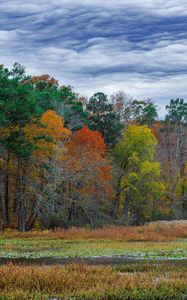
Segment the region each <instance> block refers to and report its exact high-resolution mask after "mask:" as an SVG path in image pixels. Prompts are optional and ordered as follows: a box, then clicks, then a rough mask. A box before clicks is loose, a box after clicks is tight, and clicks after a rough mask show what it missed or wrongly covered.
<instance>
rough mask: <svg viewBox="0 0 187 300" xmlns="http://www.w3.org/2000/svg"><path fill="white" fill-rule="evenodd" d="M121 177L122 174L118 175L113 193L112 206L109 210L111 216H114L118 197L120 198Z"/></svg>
mask: <svg viewBox="0 0 187 300" xmlns="http://www.w3.org/2000/svg"><path fill="white" fill-rule="evenodd" d="M121 178H122V176H120V177H119V178H118V183H117V189H116V194H115V198H114V201H113V202H112V207H111V211H110V215H111V217H113V218H114V217H116V211H117V208H118V204H119V198H120V194H121Z"/></svg>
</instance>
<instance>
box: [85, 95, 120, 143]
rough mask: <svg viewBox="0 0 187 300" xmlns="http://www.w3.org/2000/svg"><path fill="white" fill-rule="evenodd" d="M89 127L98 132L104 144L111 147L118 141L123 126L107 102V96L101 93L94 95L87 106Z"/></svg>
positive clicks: (118, 115) (116, 113) (117, 114)
mask: <svg viewBox="0 0 187 300" xmlns="http://www.w3.org/2000/svg"><path fill="white" fill-rule="evenodd" d="M86 107H87V110H88V112H89V127H90V129H92V130H98V131H99V132H101V134H102V135H103V137H104V139H105V142H106V144H107V145H108V146H109V147H113V146H114V145H115V143H116V141H117V140H118V139H119V136H120V132H121V130H122V128H123V125H122V124H121V122H120V114H119V113H118V112H115V110H114V107H113V105H112V104H111V103H109V102H108V99H107V96H106V95H105V94H103V93H101V92H99V93H96V94H94V95H93V96H92V97H91V98H90V100H89V102H88V104H87V106H86Z"/></svg>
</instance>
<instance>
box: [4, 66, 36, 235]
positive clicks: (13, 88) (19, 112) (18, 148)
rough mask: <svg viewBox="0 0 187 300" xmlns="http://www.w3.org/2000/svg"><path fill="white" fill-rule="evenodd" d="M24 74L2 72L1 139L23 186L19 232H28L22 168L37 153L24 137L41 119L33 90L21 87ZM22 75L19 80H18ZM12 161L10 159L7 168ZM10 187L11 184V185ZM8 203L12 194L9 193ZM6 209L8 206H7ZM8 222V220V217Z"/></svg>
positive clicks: (19, 183) (19, 182)
mask: <svg viewBox="0 0 187 300" xmlns="http://www.w3.org/2000/svg"><path fill="white" fill-rule="evenodd" d="M22 73H23V70H20V72H19V68H17V70H15V68H14V69H13V70H12V71H9V70H8V69H4V68H1V70H0V111H1V116H0V117H1V118H0V126H1V127H4V134H2V135H1V141H0V142H1V145H2V146H3V147H4V149H6V151H7V153H8V154H7V155H9V153H10V152H11V153H13V154H14V155H15V156H16V157H17V165H18V175H17V176H18V185H19V228H20V230H21V231H24V230H25V199H24V192H23V174H22V164H23V161H24V160H25V159H28V157H30V155H31V153H32V151H33V150H34V145H32V144H31V143H30V142H29V141H28V140H27V139H26V138H25V135H24V127H25V126H26V124H28V123H29V122H31V121H32V118H33V117H34V116H35V115H37V103H36V100H35V97H34V95H33V90H32V88H31V87H30V86H29V85H27V84H25V85H21V84H20V78H21V79H22V76H21V74H22ZM16 74H18V76H16ZM8 163H9V158H8V156H7V165H8ZM7 180H8V177H7ZM7 184H8V182H7ZM6 195H7V196H6V201H8V198H7V197H8V193H6ZM6 206H8V204H7V203H6ZM7 219H8V216H7Z"/></svg>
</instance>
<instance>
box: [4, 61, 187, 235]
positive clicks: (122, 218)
mask: <svg viewBox="0 0 187 300" xmlns="http://www.w3.org/2000/svg"><path fill="white" fill-rule="evenodd" d="M158 113H159V110H158V107H157V105H156V104H155V103H154V102H153V101H152V100H151V99H147V100H137V99H134V98H133V97H130V96H129V95H127V94H126V93H125V92H123V91H117V92H116V93H114V94H113V95H111V96H107V95H105V94H104V93H103V92H97V93H95V94H94V95H93V96H91V97H90V98H89V99H87V98H86V97H83V96H81V95H79V94H78V93H76V92H75V91H74V89H73V88H72V87H71V86H67V85H60V84H59V82H58V80H56V79H54V78H53V77H51V76H50V75H48V74H43V75H38V76H29V75H27V73H26V71H25V68H24V67H23V66H21V65H20V64H19V63H15V64H14V65H13V67H12V68H11V69H8V68H6V67H5V66H4V65H0V223H1V224H0V225H1V228H2V229H3V228H12V229H18V230H19V231H22V232H24V231H29V230H31V229H55V228H69V227H88V228H95V227H102V226H104V225H109V224H113V225H116V226H119V225H143V224H145V223H147V222H151V221H156V220H175V219H186V218H187V102H186V101H185V100H184V99H180V98H174V99H171V100H169V99H168V105H167V106H166V114H165V116H164V117H163V118H160V117H159V116H158Z"/></svg>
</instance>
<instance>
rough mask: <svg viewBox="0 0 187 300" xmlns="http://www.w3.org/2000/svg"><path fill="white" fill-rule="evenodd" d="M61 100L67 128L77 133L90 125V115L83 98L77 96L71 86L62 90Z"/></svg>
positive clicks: (63, 87)
mask: <svg viewBox="0 0 187 300" xmlns="http://www.w3.org/2000/svg"><path fill="white" fill-rule="evenodd" d="M60 99H61V104H62V111H63V112H62V114H63V116H64V120H65V126H66V127H67V128H68V129H70V130H71V131H72V132H75V131H77V130H79V129H81V128H82V127H84V125H87V124H88V113H87V111H86V110H85V108H84V104H83V101H82V98H80V97H79V95H78V94H76V93H75V92H74V91H73V89H72V87H71V86H62V87H61V88H60Z"/></svg>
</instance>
